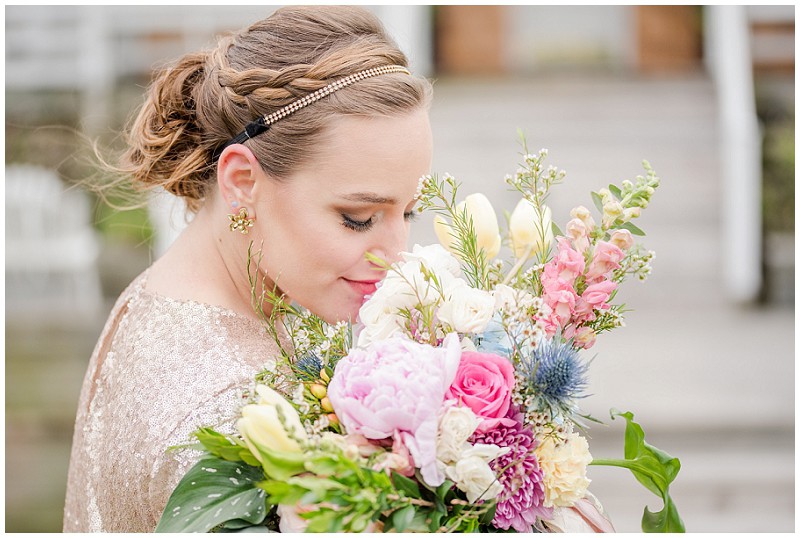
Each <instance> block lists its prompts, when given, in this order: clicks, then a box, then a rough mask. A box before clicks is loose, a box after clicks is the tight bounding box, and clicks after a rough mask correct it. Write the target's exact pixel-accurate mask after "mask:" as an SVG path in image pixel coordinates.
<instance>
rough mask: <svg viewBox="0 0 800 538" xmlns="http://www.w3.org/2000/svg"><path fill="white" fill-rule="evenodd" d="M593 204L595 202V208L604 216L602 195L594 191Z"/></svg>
mask: <svg viewBox="0 0 800 538" xmlns="http://www.w3.org/2000/svg"><path fill="white" fill-rule="evenodd" d="M592 202H594V206H595V207H596V208H597V210H598V211H599V212H600V214H601V215H602V214H603V198H601V197H600V195H599V194H597V193H596V192H594V191H592Z"/></svg>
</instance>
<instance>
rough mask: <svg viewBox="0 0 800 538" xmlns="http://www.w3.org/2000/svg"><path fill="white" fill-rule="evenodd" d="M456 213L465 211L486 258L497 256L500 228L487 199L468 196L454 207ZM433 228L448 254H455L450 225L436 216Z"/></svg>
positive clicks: (478, 194)
mask: <svg viewBox="0 0 800 538" xmlns="http://www.w3.org/2000/svg"><path fill="white" fill-rule="evenodd" d="M456 211H457V212H458V213H459V214H461V213H462V212H464V211H466V216H467V219H472V226H473V227H474V228H475V235H476V238H477V243H478V248H479V249H483V251H484V254H485V255H486V258H487V259H491V258H494V257H495V256H497V254H498V253H499V252H500V246H501V245H502V239H501V237H500V226H499V225H498V224H497V214H496V213H495V211H494V208H493V207H492V203H491V202H490V201H489V199H488V198H486V196H484V195H483V194H481V193H475V194H470V195H469V196H467V197H466V198H465V199H464V201H463V202H461V203H460V204H458V205H457V206H456ZM433 227H434V230H435V231H436V236H437V237H438V238H439V242H440V243H441V244H442V245H444V246H445V248H447V250H449V251H450V252H455V245H456V240H455V237H454V234H455V231H454V230H453V227H452V225H451V224H450V223H448V222H447V221H446V220H445V219H444V218H442V217H441V216H440V215H436V217H434V219H433Z"/></svg>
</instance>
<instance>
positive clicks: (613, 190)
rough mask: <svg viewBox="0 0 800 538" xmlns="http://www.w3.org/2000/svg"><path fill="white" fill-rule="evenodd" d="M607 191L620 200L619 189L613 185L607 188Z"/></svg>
mask: <svg viewBox="0 0 800 538" xmlns="http://www.w3.org/2000/svg"><path fill="white" fill-rule="evenodd" d="M608 190H609V192H610V193H611V194H613V195H614V196H616V198H617V200H622V191H621V190H619V187H617V186H616V185H614V184H613V183H612V184H610V185H609V186H608Z"/></svg>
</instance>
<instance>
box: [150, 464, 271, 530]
mask: <svg viewBox="0 0 800 538" xmlns="http://www.w3.org/2000/svg"><path fill="white" fill-rule="evenodd" d="M263 478H264V475H263V471H262V470H261V469H260V468H257V467H252V466H250V465H246V464H243V463H241V462H231V461H226V460H224V459H222V458H219V457H217V456H206V457H204V458H202V459H201V460H200V461H199V462H197V463H196V464H195V465H194V467H192V468H191V469H189V472H188V473H186V475H185V476H184V477H183V479H182V480H181V481H180V482H179V483H178V486H177V487H176V488H175V490H174V491H173V492H172V495H171V496H170V498H169V500H168V501H167V506H166V508H164V513H163V514H162V515H161V519H160V520H159V522H158V526H157V527H156V532H208V531H210V530H211V529H213V528H215V527H217V526H219V525H221V524H223V523H226V522H228V521H234V520H244V521H246V522H248V523H250V524H252V525H258V524H260V523H262V522H263V521H264V518H266V516H267V507H266V503H265V501H264V499H265V493H264V492H263V491H262V490H261V489H259V488H258V487H257V486H256V483H257V482H259V481H260V480H262V479H263Z"/></svg>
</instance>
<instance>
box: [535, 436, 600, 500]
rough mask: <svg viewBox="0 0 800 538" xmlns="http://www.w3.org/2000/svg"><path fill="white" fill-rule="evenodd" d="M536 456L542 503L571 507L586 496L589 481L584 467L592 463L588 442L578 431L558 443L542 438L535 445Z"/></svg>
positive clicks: (548, 438)
mask: <svg viewBox="0 0 800 538" xmlns="http://www.w3.org/2000/svg"><path fill="white" fill-rule="evenodd" d="M536 458H537V459H538V460H539V466H540V467H541V469H542V473H543V476H544V481H543V482H544V495H545V497H544V503H543V504H544V506H545V507H547V508H549V507H552V506H567V507H569V506H572V505H573V504H575V502H576V501H578V500H579V499H582V498H583V497H584V496H585V495H586V490H587V488H588V487H589V482H590V480H589V479H588V478H587V477H586V468H587V467H588V466H589V464H590V463H591V462H592V455H591V454H590V453H589V444H588V443H587V442H586V439H584V438H583V437H581V436H580V435H578V434H577V433H574V432H573V433H570V434H568V435H567V438H566V442H564V443H557V442H556V441H555V440H554V439H553V438H552V437H545V438H544V440H543V441H542V442H541V444H540V445H539V446H538V447H537V448H536Z"/></svg>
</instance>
